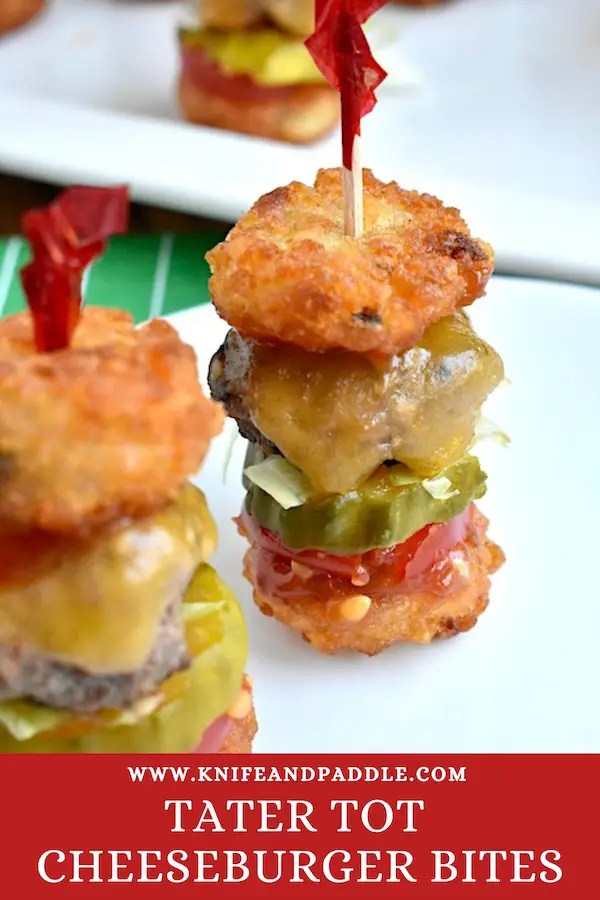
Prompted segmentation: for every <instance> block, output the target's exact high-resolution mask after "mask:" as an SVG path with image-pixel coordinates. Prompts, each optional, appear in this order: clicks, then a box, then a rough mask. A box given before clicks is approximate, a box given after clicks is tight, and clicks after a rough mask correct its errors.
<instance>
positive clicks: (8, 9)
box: [0, 0, 46, 34]
mask: <svg viewBox="0 0 600 900" xmlns="http://www.w3.org/2000/svg"><path fill="white" fill-rule="evenodd" d="M45 5H46V0H0V34H3V33H4V32H6V31H12V30H13V29H14V28H20V27H21V26H22V25H25V24H26V23H27V22H29V20H30V19H33V17H34V16H37V14H38V13H39V12H41V11H42V9H43V8H44V6H45Z"/></svg>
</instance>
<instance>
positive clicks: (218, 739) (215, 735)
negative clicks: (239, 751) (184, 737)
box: [194, 716, 233, 753]
mask: <svg viewBox="0 0 600 900" xmlns="http://www.w3.org/2000/svg"><path fill="white" fill-rule="evenodd" d="M232 725H233V721H232V719H230V718H229V716H219V718H218V719H215V721H214V722H213V723H212V725H209V726H208V728H207V729H206V731H205V732H204V734H203V735H202V740H201V741H200V743H199V744H198V746H197V747H196V749H195V751H194V752H195V753H218V752H219V751H220V750H221V748H222V746H223V744H224V743H225V740H226V739H227V735H228V734H229V732H230V731H231V726H232Z"/></svg>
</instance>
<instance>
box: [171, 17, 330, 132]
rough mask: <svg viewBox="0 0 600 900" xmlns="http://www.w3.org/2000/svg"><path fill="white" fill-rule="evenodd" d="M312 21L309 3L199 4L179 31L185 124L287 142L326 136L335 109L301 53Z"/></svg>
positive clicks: (180, 89) (180, 91)
mask: <svg viewBox="0 0 600 900" xmlns="http://www.w3.org/2000/svg"><path fill="white" fill-rule="evenodd" d="M313 21H314V3H313V0H202V2H199V3H198V17H197V21H196V24H195V25H194V26H193V27H186V28H181V29H180V31H179V44H180V52H181V68H180V76H179V85H178V94H179V103H180V107H181V110H182V112H183V115H184V116H185V118H186V119H188V120H189V121H190V122H194V123H196V124H199V125H207V126H211V127H214V128H221V129H225V130H228V131H237V132H243V133H246V134H251V135H256V136H258V137H263V138H270V139H272V140H279V141H286V142H289V143H310V142H312V141H314V140H317V139H318V138H320V137H322V136H323V135H325V134H327V133H328V132H329V131H331V129H332V128H334V127H335V125H336V124H337V122H338V119H339V108H340V102H339V97H338V95H337V92H336V91H334V90H333V89H332V88H331V87H330V86H329V85H328V84H327V83H326V81H325V80H324V78H323V77H322V75H321V74H320V72H319V71H318V69H317V67H316V66H315V64H314V62H313V60H312V59H311V56H310V54H309V52H308V50H307V49H306V47H305V46H304V40H305V39H306V38H307V37H308V35H309V34H310V32H311V31H312V28H313Z"/></svg>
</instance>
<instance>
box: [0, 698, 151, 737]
mask: <svg viewBox="0 0 600 900" xmlns="http://www.w3.org/2000/svg"><path fill="white" fill-rule="evenodd" d="M162 702H163V697H162V695H161V694H160V693H156V694H153V695H152V696H150V697H144V698H143V699H142V700H140V701H139V702H138V703H136V704H135V705H134V706H132V707H131V709H123V710H114V711H113V710H110V711H109V714H105V715H102V714H98V715H96V716H93V715H92V716H89V717H86V716H83V715H78V714H77V713H73V712H71V711H70V710H68V709H54V708H52V707H51V706H43V705H42V704H41V703H36V702H35V701H34V700H5V701H4V702H2V703H0V725H1V726H3V727H4V728H5V729H6V730H7V731H8V733H9V734H10V735H12V737H14V739H15V740H17V741H29V740H31V738H34V737H36V735H38V734H42V733H43V732H46V731H54V730H55V729H56V728H59V727H60V726H61V725H64V724H66V723H67V722H69V721H71V722H76V721H80V722H81V721H85V720H86V718H87V719H88V720H91V721H96V722H98V723H102V725H103V727H105V728H118V727H119V726H120V725H135V724H136V722H139V721H140V719H144V718H146V716H149V715H151V714H152V713H153V712H154V711H155V710H156V709H158V707H159V706H160V704H161V703H162Z"/></svg>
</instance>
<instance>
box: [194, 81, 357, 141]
mask: <svg viewBox="0 0 600 900" xmlns="http://www.w3.org/2000/svg"><path fill="white" fill-rule="evenodd" d="M179 105H180V107H181V111H182V113H183V115H184V117H185V118H186V119H187V120H188V122H192V123H193V124H195V125H207V126H209V127H211V128H220V129H223V130H225V131H236V132H241V133H243V134H251V135H255V136H256V137H262V138H269V139H271V140H275V141H284V142H286V143H292V144H309V143H312V142H313V141H316V140H318V139H319V138H321V137H324V136H325V135H326V134H328V133H329V132H330V131H331V130H332V129H333V128H335V126H336V124H337V122H338V119H339V114H340V113H339V110H340V101H339V96H338V94H337V92H336V91H334V90H332V88H330V87H329V86H321V85H299V86H297V87H293V88H287V89H286V90H285V92H280V94H279V95H277V94H276V95H275V96H274V97H273V99H261V100H259V101H249V100H248V99H246V98H235V97H232V96H227V97H223V96H221V95H219V94H218V93H216V92H211V91H210V90H208V89H206V90H205V89H204V88H202V87H200V86H199V85H198V84H195V83H194V82H193V81H191V80H189V79H187V78H186V77H185V76H184V77H182V78H181V79H180V82H179Z"/></svg>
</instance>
